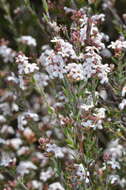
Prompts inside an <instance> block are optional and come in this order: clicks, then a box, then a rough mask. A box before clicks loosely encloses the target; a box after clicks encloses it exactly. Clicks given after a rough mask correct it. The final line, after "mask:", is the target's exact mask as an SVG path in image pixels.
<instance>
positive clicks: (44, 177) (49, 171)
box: [40, 167, 54, 182]
mask: <svg viewBox="0 0 126 190" xmlns="http://www.w3.org/2000/svg"><path fill="white" fill-rule="evenodd" d="M53 175H54V171H53V169H52V168H51V167H49V168H48V169H47V170H46V171H42V172H41V173H40V180H42V181H43V182H46V181H47V180H48V179H50V178H52V176H53Z"/></svg>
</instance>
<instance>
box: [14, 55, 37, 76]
mask: <svg viewBox="0 0 126 190" xmlns="http://www.w3.org/2000/svg"><path fill="white" fill-rule="evenodd" d="M16 63H18V73H19V75H23V74H30V73H33V72H35V71H38V70H39V67H38V66H37V64H36V63H29V61H28V57H26V56H25V55H24V54H21V53H20V54H19V55H18V56H17V57H16Z"/></svg>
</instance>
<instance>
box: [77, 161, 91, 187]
mask: <svg viewBox="0 0 126 190" xmlns="http://www.w3.org/2000/svg"><path fill="white" fill-rule="evenodd" d="M74 166H75V167H76V168H77V170H76V175H77V176H78V177H79V180H81V181H82V180H84V181H85V183H89V172H88V171H87V169H86V168H84V166H83V164H79V165H78V164H74Z"/></svg>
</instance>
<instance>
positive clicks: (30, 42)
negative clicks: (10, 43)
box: [17, 36, 37, 46]
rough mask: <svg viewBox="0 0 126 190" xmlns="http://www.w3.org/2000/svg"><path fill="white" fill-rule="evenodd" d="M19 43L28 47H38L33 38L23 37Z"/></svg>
mask: <svg viewBox="0 0 126 190" xmlns="http://www.w3.org/2000/svg"><path fill="white" fill-rule="evenodd" d="M17 41H18V42H21V43H23V44H26V45H28V46H36V45H37V43H36V40H35V39H34V38H33V37H32V36H21V37H20V38H18V39H17Z"/></svg>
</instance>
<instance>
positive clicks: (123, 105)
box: [119, 99, 126, 110]
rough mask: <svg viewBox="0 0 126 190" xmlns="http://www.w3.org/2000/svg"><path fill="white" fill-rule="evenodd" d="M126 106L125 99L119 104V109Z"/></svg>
mask: <svg viewBox="0 0 126 190" xmlns="http://www.w3.org/2000/svg"><path fill="white" fill-rule="evenodd" d="M125 106H126V99H123V100H122V102H121V103H120V104H119V109H120V110H123V109H124V108H125Z"/></svg>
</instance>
